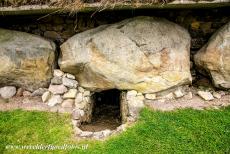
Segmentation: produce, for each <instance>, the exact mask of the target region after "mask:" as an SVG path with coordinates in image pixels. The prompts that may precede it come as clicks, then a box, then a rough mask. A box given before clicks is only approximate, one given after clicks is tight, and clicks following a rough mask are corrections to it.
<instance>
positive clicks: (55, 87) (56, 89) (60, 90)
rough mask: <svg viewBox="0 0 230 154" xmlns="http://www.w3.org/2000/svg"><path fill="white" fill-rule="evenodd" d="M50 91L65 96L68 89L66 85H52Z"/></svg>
mask: <svg viewBox="0 0 230 154" xmlns="http://www.w3.org/2000/svg"><path fill="white" fill-rule="evenodd" d="M49 91H50V92H51V93H53V94H64V93H65V92H67V88H66V87H65V86H64V85H50V86H49Z"/></svg>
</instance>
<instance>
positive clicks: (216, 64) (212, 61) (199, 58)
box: [194, 22, 230, 89]
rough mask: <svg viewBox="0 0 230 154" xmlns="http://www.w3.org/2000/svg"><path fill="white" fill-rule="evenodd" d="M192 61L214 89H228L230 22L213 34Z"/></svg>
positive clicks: (229, 77) (229, 73) (229, 81)
mask: <svg viewBox="0 0 230 154" xmlns="http://www.w3.org/2000/svg"><path fill="white" fill-rule="evenodd" d="M194 61H195V64H196V66H197V67H198V69H199V71H200V72H201V73H203V74H204V75H209V76H210V77H211V78H212V81H213V84H214V85H215V87H218V88H224V89H228V88H230V22H229V23H227V24H226V25H225V26H223V27H222V28H220V29H219V30H218V31H217V32H216V33H215V34H213V36H212V37H211V38H210V39H209V41H208V43H207V44H206V45H205V46H204V47H202V48H201V49H200V50H199V51H198V52H197V53H196V55H195V56H194Z"/></svg>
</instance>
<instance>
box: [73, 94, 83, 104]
mask: <svg viewBox="0 0 230 154" xmlns="http://www.w3.org/2000/svg"><path fill="white" fill-rule="evenodd" d="M82 101H83V94H82V93H78V94H77V96H76V98H75V104H78V103H81V102H82Z"/></svg>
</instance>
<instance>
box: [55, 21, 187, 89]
mask: <svg viewBox="0 0 230 154" xmlns="http://www.w3.org/2000/svg"><path fill="white" fill-rule="evenodd" d="M190 40H191V39H190V35H189V33H188V32H187V31H186V30H185V29H184V28H182V27H180V26H178V25H177V24H175V23H172V22H170V21H167V20H165V19H162V18H155V17H136V18H131V19H127V20H124V21H121V22H119V23H116V24H112V25H104V26H100V27H98V28H95V29H92V30H89V31H85V32H83V33H79V34H76V35H75V36H73V37H72V38H70V39H69V40H67V41H66V42H65V43H64V44H62V46H61V57H60V59H59V66H60V68H61V70H62V71H64V72H68V73H71V74H74V75H75V76H76V78H77V80H78V81H79V84H80V85H81V86H82V87H84V88H87V89H89V90H91V91H95V90H96V91H101V90H106V89H113V88H116V89H121V90H123V89H124V90H129V89H131V90H136V91H138V92H142V93H153V92H158V91H162V90H167V89H169V88H172V87H176V86H179V85H183V84H189V83H191V74H190V61H189V55H190V53H189V50H190Z"/></svg>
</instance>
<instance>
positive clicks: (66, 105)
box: [61, 99, 74, 108]
mask: <svg viewBox="0 0 230 154" xmlns="http://www.w3.org/2000/svg"><path fill="white" fill-rule="evenodd" d="M73 104H74V100H73V99H66V100H64V101H63V102H62V104H61V106H62V107H64V108H72V107H73Z"/></svg>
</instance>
